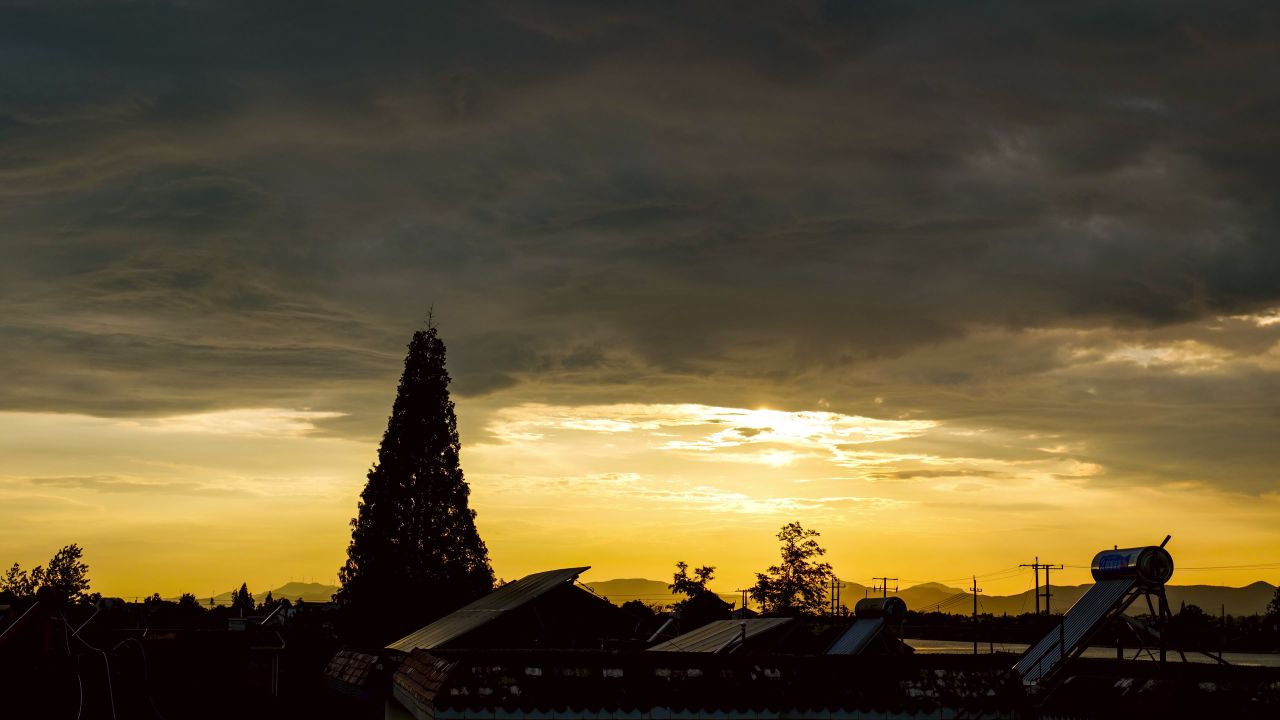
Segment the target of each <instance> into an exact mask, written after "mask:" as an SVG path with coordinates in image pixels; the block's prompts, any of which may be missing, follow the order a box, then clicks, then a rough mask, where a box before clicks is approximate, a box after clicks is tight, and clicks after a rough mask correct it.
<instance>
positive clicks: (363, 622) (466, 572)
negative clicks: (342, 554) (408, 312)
mask: <svg viewBox="0 0 1280 720" xmlns="http://www.w3.org/2000/svg"><path fill="white" fill-rule="evenodd" d="M449 382H450V378H449V374H448V372H447V371H446V370H445V347H444V343H443V342H442V341H441V340H440V337H439V335H438V334H437V332H436V328H435V326H434V325H433V324H430V321H428V327H427V329H426V330H419V331H417V332H415V333H414V334H413V339H412V341H410V343H409V353H408V356H407V357H406V358H405V362H404V374H403V376H401V378H400V386H399V389H398V391H397V394H396V399H395V403H394V405H393V406H392V409H391V417H390V418H389V419H388V421H387V430H386V432H385V433H384V434H383V436H382V444H381V445H380V446H379V447H378V461H377V463H376V464H375V465H374V466H373V469H371V470H370V471H369V474H368V482H367V484H366V485H365V488H364V491H363V492H361V494H360V503H359V506H358V513H357V516H356V517H355V519H353V520H352V521H351V527H352V531H351V543H350V545H349V546H348V547H347V562H346V564H345V565H344V566H343V567H342V569H341V570H339V572H338V578H339V581H340V582H341V585H342V586H341V588H340V589H339V590H338V592H337V594H336V595H335V598H336V599H337V600H338V601H339V602H340V603H342V605H343V607H344V609H345V610H347V611H348V612H349V613H350V615H351V616H353V617H354V618H355V619H356V622H357V623H358V624H359V625H360V626H362V628H363V631H362V632H361V631H357V632H361V634H364V635H368V636H373V635H380V636H383V637H389V634H390V633H394V632H399V631H403V630H405V629H408V628H411V627H415V626H417V625H420V624H422V623H423V622H425V621H428V620H431V619H434V618H436V617H439V616H440V615H443V614H445V613H447V612H449V611H452V610H454V609H456V608H458V607H459V606H461V605H463V604H465V603H467V602H469V601H471V600H473V599H475V598H476V597H479V596H480V595H483V594H484V593H486V592H489V591H490V590H492V589H493V570H492V569H491V568H490V567H489V553H488V550H487V549H486V547H485V544H484V542H483V541H482V540H481V539H480V535H479V534H478V533H477V532H476V526H475V512H474V511H473V510H471V509H470V508H469V507H468V504H467V499H468V496H469V495H470V489H469V488H468V486H467V482H466V480H465V479H464V478H463V474H462V468H461V467H460V466H459V464H458V454H459V451H460V449H461V444H460V442H459V440H458V428H457V424H458V423H457V418H456V417H455V416H454V406H453V401H452V400H450V399H449Z"/></svg>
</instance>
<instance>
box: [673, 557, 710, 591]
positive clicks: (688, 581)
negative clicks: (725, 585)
mask: <svg viewBox="0 0 1280 720" xmlns="http://www.w3.org/2000/svg"><path fill="white" fill-rule="evenodd" d="M715 572H716V569H715V568H714V567H713V566H711V565H703V566H702V567H700V568H698V569H696V570H694V571H693V576H692V577H690V575H689V563H687V562H685V561H683V560H681V561H679V562H677V563H676V571H675V573H674V574H672V576H671V584H670V585H668V586H667V589H668V590H670V591H671V594H672V595H684V596H686V597H690V598H692V597H694V596H696V595H701V594H702V593H704V592H706V591H707V583H709V582H711V580H712V578H713V577H714V576H715Z"/></svg>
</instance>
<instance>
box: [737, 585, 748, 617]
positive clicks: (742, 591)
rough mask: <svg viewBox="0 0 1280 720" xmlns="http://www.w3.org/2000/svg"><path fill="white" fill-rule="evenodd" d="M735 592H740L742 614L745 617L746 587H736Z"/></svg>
mask: <svg viewBox="0 0 1280 720" xmlns="http://www.w3.org/2000/svg"><path fill="white" fill-rule="evenodd" d="M735 592H740V593H742V614H743V616H744V617H745V616H746V614H747V588H738V589H737V590H736V591H735Z"/></svg>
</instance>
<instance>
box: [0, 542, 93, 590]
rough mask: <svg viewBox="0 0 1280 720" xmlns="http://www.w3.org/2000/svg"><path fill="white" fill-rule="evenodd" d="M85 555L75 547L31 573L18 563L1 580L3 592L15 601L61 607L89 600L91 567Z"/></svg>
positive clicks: (65, 547) (0, 587)
mask: <svg viewBox="0 0 1280 720" xmlns="http://www.w3.org/2000/svg"><path fill="white" fill-rule="evenodd" d="M83 555H84V551H83V550H81V548H80V546H79V545H76V544H75V543H72V544H71V545H66V546H64V547H62V548H61V549H59V550H58V552H56V553H54V555H53V558H52V559H50V560H49V566H48V567H47V568H46V567H43V566H40V565H37V566H35V567H34V568H32V569H31V572H30V573H28V572H27V571H25V570H23V569H22V566H21V565H19V564H18V563H16V562H15V563H14V564H13V565H12V566H11V567H10V568H9V569H8V570H7V571H6V572H5V574H4V577H3V578H0V592H7V593H10V594H12V595H13V596H14V597H16V598H29V597H36V596H39V597H40V598H41V599H43V600H48V601H51V602H54V603H58V604H66V603H79V602H84V601H86V600H90V599H91V598H90V596H89V595H88V594H87V591H88V590H89V566H88V564H86V563H85V562H84V561H83V560H82V559H81V558H82V557H83Z"/></svg>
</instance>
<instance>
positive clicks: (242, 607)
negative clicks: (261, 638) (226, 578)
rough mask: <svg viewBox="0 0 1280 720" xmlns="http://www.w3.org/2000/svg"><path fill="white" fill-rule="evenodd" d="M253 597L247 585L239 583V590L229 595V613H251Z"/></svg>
mask: <svg viewBox="0 0 1280 720" xmlns="http://www.w3.org/2000/svg"><path fill="white" fill-rule="evenodd" d="M253 607H254V605H253V595H252V594H250V593H249V584H248V583H240V589H239V590H236V591H234V592H233V593H231V611H232V612H239V613H240V614H241V615H248V614H249V613H251V612H253Z"/></svg>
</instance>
